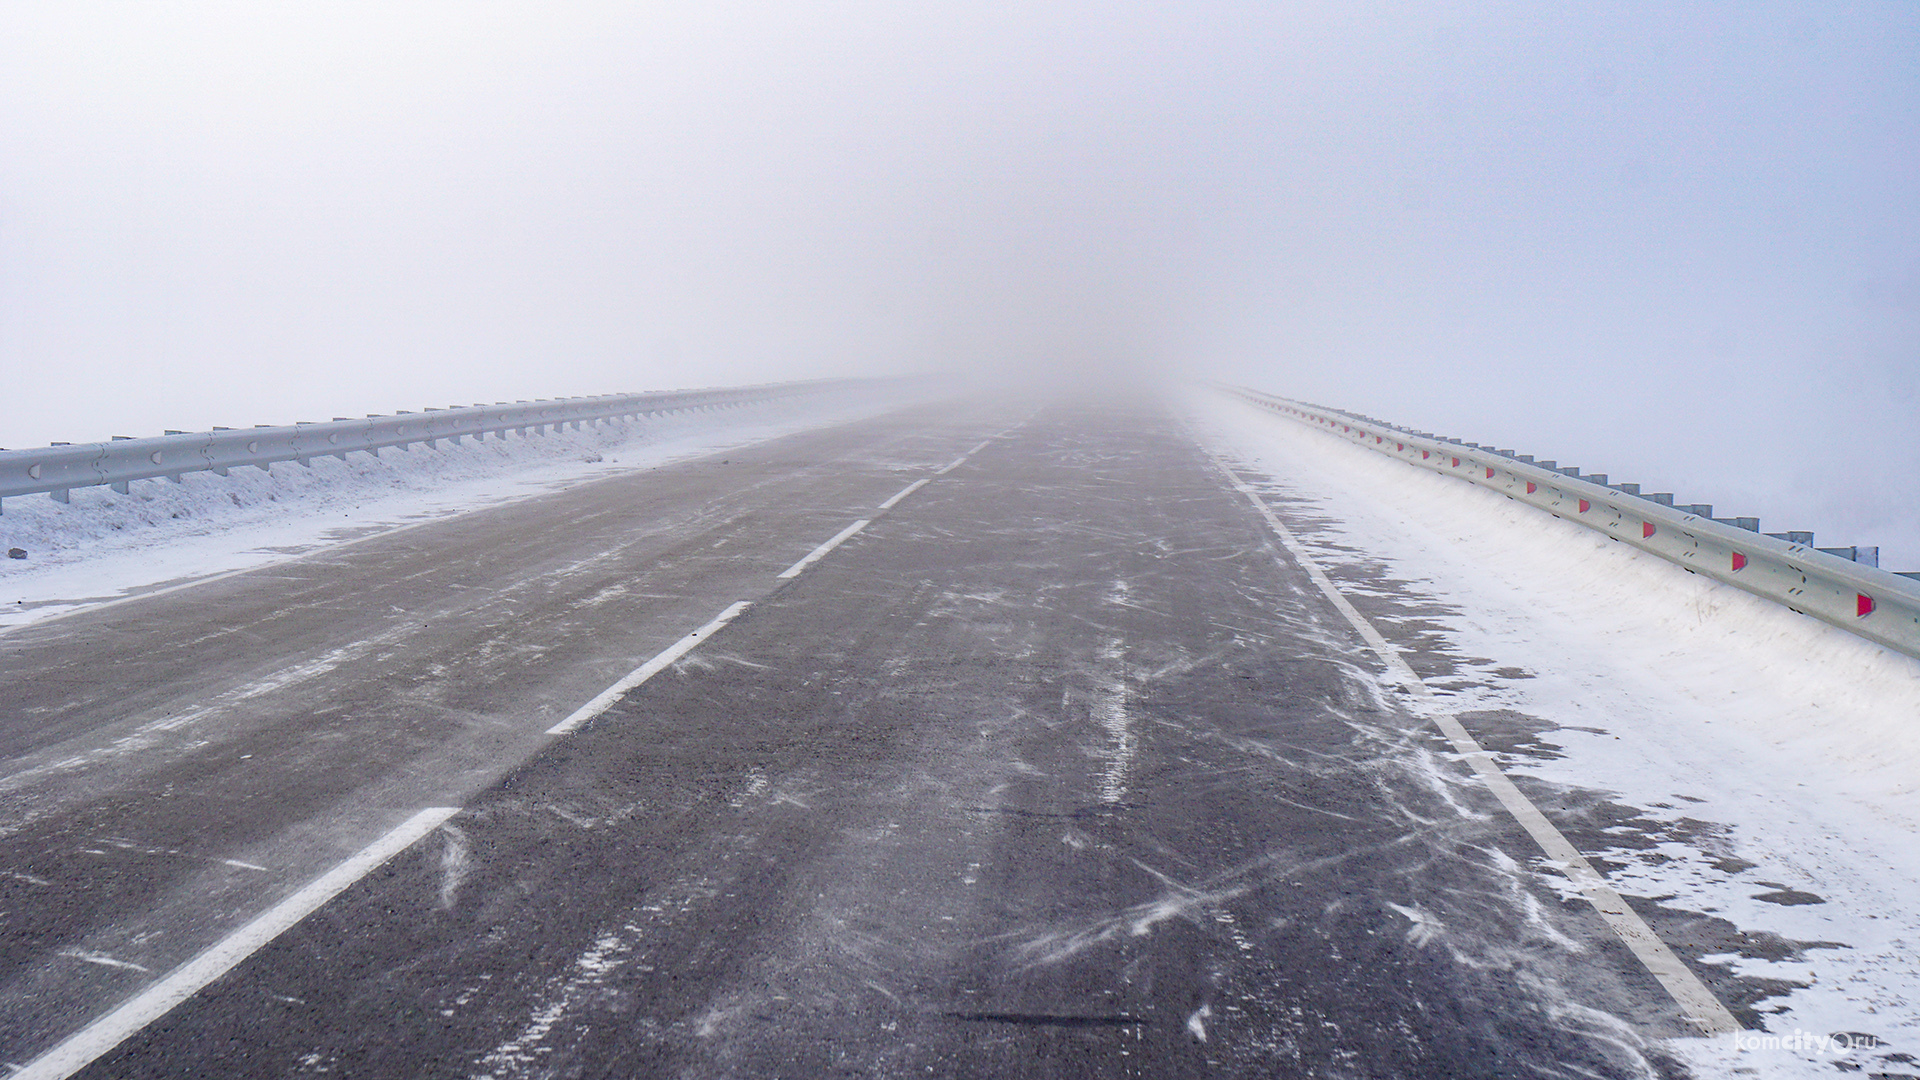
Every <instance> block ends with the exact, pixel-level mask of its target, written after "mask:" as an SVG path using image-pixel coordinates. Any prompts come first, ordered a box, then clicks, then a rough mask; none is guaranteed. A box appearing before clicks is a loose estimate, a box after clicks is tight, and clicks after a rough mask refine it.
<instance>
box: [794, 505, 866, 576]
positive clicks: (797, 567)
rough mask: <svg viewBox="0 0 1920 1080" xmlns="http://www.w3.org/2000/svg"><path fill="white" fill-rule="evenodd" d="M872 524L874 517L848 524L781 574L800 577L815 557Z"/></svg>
mask: <svg viewBox="0 0 1920 1080" xmlns="http://www.w3.org/2000/svg"><path fill="white" fill-rule="evenodd" d="M870 524H872V519H870V518H861V519H860V520H859V521H856V522H854V523H853V524H851V525H849V526H847V527H846V528H844V529H841V530H840V531H839V532H837V533H835V534H834V535H833V539H831V540H829V541H827V542H826V543H824V544H821V545H820V546H819V547H817V548H814V549H813V550H812V551H809V552H807V554H806V556H805V557H804V558H802V559H801V560H800V561H799V562H797V563H794V564H793V565H792V566H789V567H787V568H786V569H785V570H782V571H780V575H779V576H780V577H783V578H792V577H799V576H800V571H802V570H805V569H806V568H807V567H809V566H811V565H813V562H814V560H815V559H818V558H819V557H820V556H822V555H825V554H826V553H827V552H829V551H832V550H833V549H834V548H837V547H839V546H840V545H841V544H842V543H844V542H846V539H847V537H849V536H852V535H853V534H854V533H857V532H859V531H860V530H861V529H864V528H866V527H867V526H868V525H870Z"/></svg>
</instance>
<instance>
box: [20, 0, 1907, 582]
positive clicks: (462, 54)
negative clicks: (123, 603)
mask: <svg viewBox="0 0 1920 1080" xmlns="http://www.w3.org/2000/svg"><path fill="white" fill-rule="evenodd" d="M1916 162H1920V9H1917V8H1916V7H1914V6H1913V5H1911V4H1904V3H1903V4H1885V5H1836V4H1829V3H1821V4H1786V5H1779V4H1776V5H1758V4H1754V5H1728V4H1668V3H1662V4H1614V5H1604V6H1602V5H1591V6H1589V5H1546V4H1539V3H1515V4H1508V5H1501V4H1423V5H1406V6H1382V5H1364V4H1353V3H1328V4H1323V5H1316V4H1279V3H1245V4H1232V3H1207V2H1201V0H1187V2H1182V3H1177V4H1175V3H1161V4H1124V3H1121V4H1092V3H1049V4H996V5H980V4H967V5H961V4H951V5H943V4H923V5H902V4H897V3H831V2H822V3H807V4H773V3H728V2H719V3H703V4H700V5H672V6H668V5H641V4H590V3H574V4H560V5H546V4H533V3H459V4H452V3H449V4H390V3H378V4H374V3H369V4H351V3H334V4H327V5H316V4H305V3H300V4H294V3H288V4H273V3H261V2H247V3H234V4H215V3H179V2H175V3H138V2H128V0H114V2H110V3H85V2H71V0H60V2H45V3H41V2H22V3H16V4H10V5H7V6H6V7H4V8H0V445H6V446H24V445H35V444H40V443H45V442H48V441H52V440H56V439H58V440H73V441H82V440H91V439H100V438H104V437H106V436H107V435H109V434H124V435H136V436H137V435H148V434H156V433H158V432H159V431H160V430H161V429H162V428H169V427H171V428H186V429H197V428H205V427H208V426H210V425H213V424H227V425H233V426H242V425H248V424H254V423H287V422H291V421H294V420H314V419H326V418H328V417H331V416H336V415H339V416H347V415H358V414H361V413H366V412H390V411H392V410H394V409H397V408H419V407H422V406H427V405H445V404H453V403H468V402H477V401H494V400H506V399H517V398H532V397H554V396H561V395H569V394H586V393H605V392H613V391H628V390H642V389H654V388H666V387H681V386H702V385H725V384H733V383H743V382H756V381H766V380H775V379H786V378H803V377H814V376H824V375H842V374H866V373H886V372H894V371H913V370H935V369H947V368H958V369H960V370H964V371H968V372H978V373H983V374H993V373H1008V372H1021V373H1031V372H1035V371H1044V372H1049V373H1052V374H1054V375H1056V376H1059V377H1061V378H1065V379H1069V380H1071V379H1074V378H1079V379H1084V380H1088V381H1093V382H1105V381H1108V380H1111V379H1112V378H1114V377H1116V376H1117V375H1120V374H1123V373H1129V372H1136V373H1138V372H1145V373H1170V374H1178V375H1182V376H1192V377H1202V378H1219V379H1227V380H1231V381H1237V382H1244V383H1248V384H1251V385H1254V386H1256V387H1259V388H1261V389H1265V390H1269V391H1272V392H1276V393H1281V394H1287V395H1290V396H1295V397H1301V398H1306V399H1309V400H1313V401H1317V402H1321V403H1323V404H1327V405H1332V406H1335V407H1341V408H1347V409H1351V410H1355V411H1359V412H1365V413H1370V414H1373V415H1376V416H1379V417H1382V418H1385V419H1389V420H1393V421H1396V422H1400V423H1404V424H1407V425H1410V426H1415V427H1421V428H1427V429H1431V430H1437V431H1440V432H1442V433H1445V434H1452V435H1458V436H1461V437H1464V438H1468V439H1473V440H1477V441H1481V442H1487V443H1497V444H1498V445H1500V446H1512V447H1515V448H1517V449H1520V450H1522V451H1526V452H1532V453H1535V454H1537V455H1539V456H1541V457H1554V458H1558V459H1559V460H1560V461H1562V462H1563V463H1567V464H1576V465H1581V466H1584V467H1586V468H1588V469H1590V470H1604V471H1607V472H1609V473H1610V474H1612V475H1613V477H1614V478H1615V479H1619V480H1639V481H1641V482H1642V483H1643V484H1645V485H1646V486H1647V488H1648V489H1649V490H1654V489H1659V490H1674V491H1676V492H1678V493H1679V494H1680V495H1681V496H1682V501H1711V502H1713V503H1715V505H1716V510H1717V512H1718V513H1720V514H1722V515H1730V514H1736V513H1737V514H1755V513H1757V514H1759V515H1761V517H1762V518H1763V525H1764V526H1765V527H1767V528H1768V529H1774V530H1778V529H1786V528H1815V529H1817V530H1819V532H1820V539H1821V543H1823V544H1838V543H1854V542H1858V543H1873V542H1879V543H1881V544H1882V545H1883V546H1884V547H1885V548H1886V549H1887V554H1888V556H1889V558H1888V560H1887V561H1888V564H1889V565H1892V564H1897V565H1892V568H1894V569H1913V568H1920V510H1917V509H1916V508H1920V441H1917V440H1916V439H1915V434H1916V431H1915V429H1916V428H1920V424H1917V423H1916V420H1920V393H1917V391H1920V348H1917V346H1920V214H1917V213H1916V211H1917V210H1920V168H1916V167H1915V163H1916Z"/></svg>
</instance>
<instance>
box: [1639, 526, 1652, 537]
mask: <svg viewBox="0 0 1920 1080" xmlns="http://www.w3.org/2000/svg"><path fill="white" fill-rule="evenodd" d="M1652 535H1653V522H1651V521H1643V522H1641V523H1640V539H1642V540H1645V539H1646V538H1647V537H1649V536H1652Z"/></svg>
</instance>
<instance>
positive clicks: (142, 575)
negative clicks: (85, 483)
mask: <svg viewBox="0 0 1920 1080" xmlns="http://www.w3.org/2000/svg"><path fill="white" fill-rule="evenodd" d="M900 393H902V392H897V391H890V390H887V389H885V388H880V387H871V386H869V387H863V388H856V389H851V390H843V391H839V392H836V393H833V394H829V395H823V396H820V397H815V398H802V399H796V400H790V401H773V402H766V403H763V404H759V405H754V406H750V407H747V408H741V409H730V410H722V411H719V412H711V413H698V412H696V413H685V414H675V415H670V416H664V417H653V418H650V419H647V420H644V421H636V422H628V423H625V424H609V425H603V426H600V427H589V428H586V429H585V430H582V431H572V432H556V433H553V434H547V435H532V436H527V437H524V438H523V437H519V436H511V437H509V438H507V439H504V440H501V439H493V438H489V439H488V440H486V441H485V442H478V443H476V442H472V441H465V442H462V443H459V444H452V443H447V442H442V443H440V445H439V448H438V449H429V448H427V447H424V446H415V447H413V448H411V449H408V450H383V451H381V453H380V456H379V457H377V458H376V457H373V456H372V455H369V454H364V453H355V454H353V455H351V456H350V457H349V458H348V459H347V460H345V461H342V460H340V459H339V458H318V459H315V461H314V463H313V468H311V469H306V468H303V467H301V466H299V465H296V464H293V463H291V462H289V463H286V464H281V465H275V466H274V467H273V469H272V471H271V472H270V473H269V472H266V471H262V470H259V469H255V468H244V469H234V470H233V471H232V473H231V474H230V475H228V476H224V477H223V476H216V475H214V474H213V473H208V472H201V473H188V474H187V475H185V476H184V477H182V478H181V479H182V482H181V483H179V484H174V483H171V482H168V481H165V480H141V481H135V482H134V485H133V489H132V491H131V493H130V494H128V495H119V494H116V493H114V492H113V491H111V490H109V489H108V488H105V487H92V488H75V489H74V490H73V493H72V499H73V501H72V503H71V504H68V505H62V504H60V503H56V502H54V501H53V500H52V499H50V498H47V497H46V496H44V495H39V496H21V497H15V498H11V499H7V500H5V502H4V504H3V505H0V549H8V548H20V549H22V550H24V551H25V552H26V553H27V558H25V559H24V560H22V559H0V633H4V632H5V631H6V630H7V629H9V628H12V627H17V626H22V625H25V624H27V623H32V622H36V621H39V620H43V619H47V618H51V617H55V616H59V615H62V614H66V613H69V612H72V611H76V610H79V609H82V608H91V607H97V606H99V605H101V604H105V603H112V602H114V601H117V600H121V599H125V598H128V597H132V596H140V595H152V594H153V593H155V592H157V591H159V590H162V589H171V588H183V587H186V586H187V585H191V584H197V583H200V582H204V581H206V580H208V579H210V578H212V577H216V576H218V575H222V574H230V573H237V572H240V571H244V570H250V569H253V568H256V567H260V566H265V565H268V564H270V563H274V562H280V561H284V560H287V559H292V558H297V557H300V556H302V555H305V554H308V553H311V552H314V551H318V550H320V549H323V548H326V547H330V546H333V545H337V544H341V543H346V542H350V541H352V540H355V539H358V538H361V537H365V536H368V535H372V534H376V533H385V532H391V531H392V530H395V529H398V528H405V527H409V526H413V525H419V524H425V523H427V522H431V521H438V520H441V519H443V518H446V517H449V516H451V515H454V514H459V513H462V512H465V511H468V510H472V509H475V508H479V507H484V506H490V505H496V504H498V503H501V502H504V501H510V500H514V499H523V498H530V497H533V496H537V495H539V494H541V493H543V492H547V491H551V490H555V489H557V488H562V487H566V486H568V485H571V484H577V483H581V482H583V481H587V480H593V479H596V478H599V477H603V476H608V475H612V474H616V473H621V472H633V471H638V470H645V469H651V468H657V467H659V466H661V465H664V464H667V463H669V462H672V461H677V460H681V459H684V458H688V457H695V456H699V455H702V454H709V453H714V452H717V451H722V450H725V449H728V448H730V447H735V446H743V445H747V444H750V443H755V442H760V441H764V440H766V439H771V438H775V437H778V436H780V435H785V434H789V433H792V432H795V431H801V430H804V429H807V428H812V427H819V426H823V425H827V424H832V423H839V422H844V421H848V420H853V419H856V418H859V417H862V416H868V415H872V414H874V413H877V412H881V411H884V410H886V409H889V408H893V407H896V406H898V405H900V404H903V403H904V399H903V398H901V397H900Z"/></svg>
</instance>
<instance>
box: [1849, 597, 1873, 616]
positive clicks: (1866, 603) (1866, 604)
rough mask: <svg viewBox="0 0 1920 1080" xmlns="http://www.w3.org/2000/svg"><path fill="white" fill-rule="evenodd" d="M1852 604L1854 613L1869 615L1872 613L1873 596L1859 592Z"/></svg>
mask: <svg viewBox="0 0 1920 1080" xmlns="http://www.w3.org/2000/svg"><path fill="white" fill-rule="evenodd" d="M1853 606H1854V611H1855V612H1856V613H1858V614H1860V615H1863V616H1865V615H1871V614H1873V597H1871V596H1868V595H1867V594H1866V593H1861V594H1860V598H1859V600H1857V601H1856V602H1855V603H1854V605H1853Z"/></svg>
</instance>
